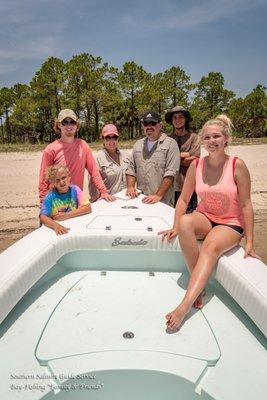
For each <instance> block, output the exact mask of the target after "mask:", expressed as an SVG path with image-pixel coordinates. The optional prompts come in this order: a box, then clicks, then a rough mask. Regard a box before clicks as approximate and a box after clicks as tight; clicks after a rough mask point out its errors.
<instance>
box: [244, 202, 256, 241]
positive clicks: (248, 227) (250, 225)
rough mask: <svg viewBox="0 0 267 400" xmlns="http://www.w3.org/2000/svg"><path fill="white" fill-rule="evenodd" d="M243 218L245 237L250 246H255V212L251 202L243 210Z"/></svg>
mask: <svg viewBox="0 0 267 400" xmlns="http://www.w3.org/2000/svg"><path fill="white" fill-rule="evenodd" d="M242 211H243V216H244V223H245V237H246V242H247V243H248V244H253V238H254V212H253V207H252V204H251V202H249V203H248V204H246V205H245V206H244V207H243V208H242Z"/></svg>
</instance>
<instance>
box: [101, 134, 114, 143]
mask: <svg viewBox="0 0 267 400" xmlns="http://www.w3.org/2000/svg"><path fill="white" fill-rule="evenodd" d="M103 139H104V140H107V141H108V142H110V141H111V140H118V136H115V135H114V136H105V137H104V138H103Z"/></svg>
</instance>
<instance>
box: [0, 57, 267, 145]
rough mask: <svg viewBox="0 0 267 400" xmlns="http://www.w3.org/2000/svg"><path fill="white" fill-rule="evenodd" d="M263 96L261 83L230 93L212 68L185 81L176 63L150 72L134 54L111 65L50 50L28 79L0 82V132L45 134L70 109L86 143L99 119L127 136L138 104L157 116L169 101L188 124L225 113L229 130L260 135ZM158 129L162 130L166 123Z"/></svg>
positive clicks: (135, 132) (134, 133) (136, 122)
mask: <svg viewBox="0 0 267 400" xmlns="http://www.w3.org/2000/svg"><path fill="white" fill-rule="evenodd" d="M266 102H267V100H266V89H265V88H264V87H263V86H261V85H258V86H257V87H256V88H255V89H253V91H252V92H251V93H249V94H248V95H247V96H246V97H245V98H243V99H242V98H235V94H234V93H233V92H232V91H230V90H227V89H225V87H224V77H223V75H222V74H221V73H220V72H210V73H209V74H208V75H207V76H203V77H202V78H201V79H200V81H199V82H198V83H192V82H191V81H190V77H189V76H188V75H187V74H186V72H185V71H183V70H182V69H181V68H180V67H179V66H173V67H171V68H169V69H167V70H166V71H163V72H160V73H156V74H151V73H148V72H147V71H145V70H144V68H143V67H142V66H140V65H137V64H136V63H135V62H134V61H128V62H126V63H125V64H124V65H123V66H122V68H121V70H118V69H117V68H114V67H112V66H108V64H107V63H106V62H104V61H103V60H102V58H101V57H98V56H93V55H91V54H88V53H82V54H78V55H74V56H73V57H72V58H71V59H70V60H69V61H67V62H66V63H64V61H62V60H60V59H58V58H55V57H50V58H48V59H47V60H46V61H45V62H44V63H43V64H42V65H41V68H40V69H39V70H38V71H37V72H36V74H35V76H34V77H33V79H32V80H31V82H30V84H29V85H24V84H21V83H17V84H16V85H14V86H13V87H12V88H6V87H3V88H1V89H0V118H1V119H0V123H1V126H0V137H1V138H2V142H8V143H11V142H18V141H23V140H25V139H32V138H33V139H34V138H35V139H38V141H39V142H48V141H51V140H53V139H54V138H55V132H54V131H53V124H54V120H55V117H56V116H57V114H58V112H59V110H60V109H62V108H71V109H73V110H74V111H75V112H76V113H77V114H78V116H79V118H80V119H81V122H82V127H81V130H80V132H79V136H80V137H83V138H84V139H86V140H87V141H89V142H91V143H92V142H95V141H96V140H98V139H99V135H100V130H101V127H102V126H103V125H104V124H105V123H115V124H116V125H117V126H118V129H119V130H120V132H121V137H122V138H123V139H134V138H137V137H139V136H141V135H142V134H143V133H142V126H141V122H140V117H141V115H142V114H143V113H144V112H145V111H147V110H149V109H150V110H154V111H156V112H158V113H159V114H160V115H161V117H162V120H163V121H164V114H165V113H166V111H167V110H169V109H170V108H172V107H174V106H175V105H177V104H179V105H182V106H184V107H188V108H189V109H190V111H191V114H192V117H193V124H192V128H193V129H194V130H196V131H198V130H199V129H200V128H201V126H202V125H203V123H204V122H205V121H207V120H208V119H210V118H212V117H214V116H216V115H218V114H220V113H227V114H229V116H230V117H231V118H232V120H233V123H234V125H235V128H236V131H235V135H236V137H248V138H250V137H262V136H267V127H266V108H267V103H266ZM164 129H165V131H166V133H170V132H171V130H172V127H171V126H169V125H168V126H164Z"/></svg>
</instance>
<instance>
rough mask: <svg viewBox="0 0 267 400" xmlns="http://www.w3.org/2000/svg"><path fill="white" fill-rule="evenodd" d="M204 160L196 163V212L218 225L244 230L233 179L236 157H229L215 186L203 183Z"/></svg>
mask: <svg viewBox="0 0 267 400" xmlns="http://www.w3.org/2000/svg"><path fill="white" fill-rule="evenodd" d="M204 160H205V157H204V158H200V159H199V160H198V162H195V163H196V193H197V195H198V199H199V204H198V206H197V209H196V211H199V212H201V213H202V214H204V215H206V217H207V218H208V219H209V220H211V221H213V222H216V223H218V224H227V225H237V226H241V227H242V228H244V218H243V213H242V210H241V207H240V203H239V198H238V189H237V185H236V182H235V179H234V165H235V160H236V157H229V158H228V161H227V162H226V165H225V168H224V171H223V174H222V176H221V178H220V180H219V182H218V183H217V184H216V185H208V184H207V183H204V182H203V167H204Z"/></svg>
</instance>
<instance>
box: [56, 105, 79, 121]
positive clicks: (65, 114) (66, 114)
mask: <svg viewBox="0 0 267 400" xmlns="http://www.w3.org/2000/svg"><path fill="white" fill-rule="evenodd" d="M66 118H71V119H73V121H75V122H77V121H78V117H77V115H76V114H75V112H74V111H73V110H70V109H69V108H66V109H65V110H61V111H60V113H59V114H58V117H57V119H58V120H59V122H62V121H63V120H64V119H66Z"/></svg>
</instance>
